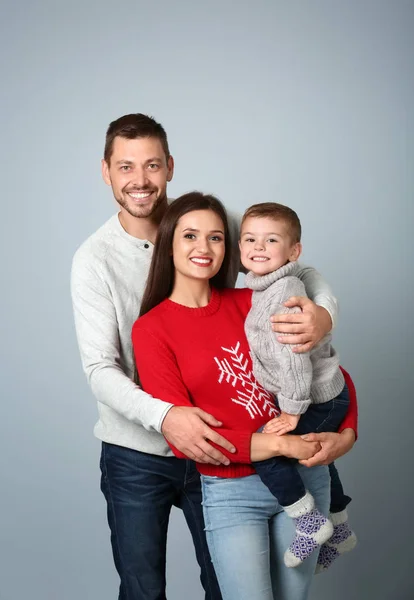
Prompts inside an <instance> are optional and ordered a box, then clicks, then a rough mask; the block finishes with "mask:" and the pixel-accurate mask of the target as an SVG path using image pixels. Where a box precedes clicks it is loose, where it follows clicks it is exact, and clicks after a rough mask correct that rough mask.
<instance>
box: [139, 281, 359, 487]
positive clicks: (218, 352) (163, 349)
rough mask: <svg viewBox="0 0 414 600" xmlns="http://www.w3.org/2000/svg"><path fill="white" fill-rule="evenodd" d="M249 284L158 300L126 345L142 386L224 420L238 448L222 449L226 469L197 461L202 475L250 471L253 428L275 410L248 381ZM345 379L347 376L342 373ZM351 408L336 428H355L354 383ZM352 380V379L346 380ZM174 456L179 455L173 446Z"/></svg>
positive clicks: (237, 474)
mask: <svg viewBox="0 0 414 600" xmlns="http://www.w3.org/2000/svg"><path fill="white" fill-rule="evenodd" d="M251 295H252V291H251V290H249V289H225V290H219V291H218V290H215V289H213V290H212V294H211V299H210V302H209V304H208V305H207V306H205V307H202V308H188V307H186V306H182V305H181V304H177V303H175V302H172V301H171V300H164V301H163V302H161V304H159V305H158V306H156V307H155V308H154V309H152V310H151V311H150V312H148V313H147V314H146V315H144V316H142V317H140V318H139V319H138V320H137V321H136V322H135V324H134V326H133V329H132V343H133V347H134V354H135V360H136V364H137V370H138V373H139V379H140V382H141V384H142V387H143V389H144V390H145V391H146V392H148V393H149V394H151V395H152V396H155V397H157V398H161V399H162V400H164V401H165V402H171V403H172V404H175V405H177V406H198V407H199V408H202V409H203V410H205V411H206V412H208V413H211V414H212V415H214V417H215V418H216V419H218V420H219V421H221V422H222V423H223V425H222V427H219V428H217V429H216V431H218V432H219V433H221V434H222V435H223V436H224V437H225V438H227V439H228V440H229V441H230V442H231V443H232V444H233V445H234V446H235V448H236V453H235V454H231V453H228V452H226V451H223V449H222V448H220V450H222V451H223V454H226V456H228V457H229V459H230V460H231V461H232V462H231V464H230V465H229V466H228V467H226V466H224V465H222V466H214V465H205V464H197V467H198V470H199V471H200V473H203V474H205V475H216V476H219V477H242V476H245V475H251V474H253V473H254V472H255V471H254V468H253V467H252V465H251V464H249V463H251V460H250V443H251V436H252V433H254V432H255V431H257V430H258V429H259V427H261V426H262V425H264V424H265V423H267V421H269V420H270V419H271V418H272V417H274V416H276V415H277V414H278V412H279V411H278V410H277V409H276V407H275V402H274V398H273V396H272V395H271V394H270V393H268V392H267V391H266V390H264V389H263V388H262V387H261V386H260V385H259V384H258V383H257V381H256V379H255V378H254V375H253V372H252V362H251V358H250V353H249V345H248V343H247V339H246V336H245V333H244V321H245V319H246V316H247V313H248V312H249V310H250V307H251ZM344 374H345V376H347V375H348V374H347V373H344ZM346 379H347V383H348V386H349V387H350V396H351V403H350V409H349V411H348V414H347V416H346V418H345V419H344V422H343V423H342V426H341V429H345V428H347V427H350V428H352V429H354V430H355V431H356V427H357V406H356V396H355V390H354V388H353V385H350V384H349V380H350V378H349V375H348V377H346ZM351 384H352V382H351ZM171 448H172V450H173V452H174V454H175V455H176V456H178V457H179V458H185V455H184V454H182V453H181V452H179V451H178V450H177V449H176V448H174V447H173V446H171Z"/></svg>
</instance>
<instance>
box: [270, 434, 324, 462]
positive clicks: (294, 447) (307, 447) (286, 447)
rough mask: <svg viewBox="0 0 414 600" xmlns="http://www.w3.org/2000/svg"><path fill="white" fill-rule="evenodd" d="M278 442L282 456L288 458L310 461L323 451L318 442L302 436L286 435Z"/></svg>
mask: <svg viewBox="0 0 414 600" xmlns="http://www.w3.org/2000/svg"><path fill="white" fill-rule="evenodd" d="M262 435H263V434H262ZM278 441H279V452H280V456H286V457H287V458H296V459H298V460H300V461H302V460H309V459H312V457H313V456H315V455H316V454H318V453H319V452H320V451H321V444H320V443H319V442H318V441H306V440H304V439H303V437H301V436H300V435H284V436H282V437H279V438H278Z"/></svg>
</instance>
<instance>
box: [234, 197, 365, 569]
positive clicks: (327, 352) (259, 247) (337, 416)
mask: <svg viewBox="0 0 414 600" xmlns="http://www.w3.org/2000/svg"><path fill="white" fill-rule="evenodd" d="M300 238H301V225H300V221H299V218H298V216H297V214H296V213H295V211H293V210H292V209H290V208H288V207H287V206H283V205H281V204H276V203H273V202H266V203H263V204H256V205H254V206H251V207H250V208H248V209H247V211H246V212H245V214H244V215H243V219H242V224H241V234H240V252H241V262H242V264H243V266H244V267H245V268H246V269H247V270H248V271H249V272H248V274H247V275H246V281H245V284H246V286H247V287H249V288H251V289H252V290H253V295H252V308H251V310H250V312H249V314H248V316H247V319H246V323H245V329H246V335H247V339H248V341H249V345H250V348H251V354H252V360H253V370H254V374H255V377H256V379H257V380H258V382H259V383H260V384H261V385H262V386H263V387H264V388H265V389H267V390H269V391H270V392H272V393H273V394H274V395H275V396H276V397H277V400H278V404H279V408H280V410H281V414H280V416H279V417H277V418H276V419H273V420H272V421H270V422H269V423H268V424H267V425H266V427H265V428H264V432H265V433H277V434H278V435H282V434H285V433H287V432H289V431H294V433H297V434H305V433H310V432H325V431H336V430H337V429H338V427H339V425H340V423H341V421H342V420H343V418H344V416H345V414H346V412H347V408H348V403H349V397H348V389H347V387H346V385H345V382H344V378H343V375H342V372H341V370H340V368H339V359H338V356H337V354H336V352H335V350H334V349H333V348H332V346H331V345H330V339H331V336H330V335H329V336H326V337H325V338H324V339H323V340H322V341H321V342H320V343H319V344H318V345H317V346H316V347H315V348H314V349H313V350H311V351H310V352H308V353H305V354H295V353H294V352H293V351H292V347H291V346H289V345H288V344H286V345H284V344H281V343H279V342H278V341H277V337H276V335H275V334H274V332H273V331H272V328H271V323H270V316H271V315H273V314H275V313H278V312H288V311H294V309H287V308H286V307H285V306H284V305H283V303H284V302H285V301H286V300H287V299H288V298H290V297H291V296H306V292H305V287H304V285H303V283H302V282H301V281H300V279H298V277H296V276H295V274H296V273H297V270H298V265H297V262H296V261H297V259H298V258H299V256H300V253H301V250H302V246H301V243H300ZM298 310H299V309H298ZM294 312H296V311H294ZM254 466H255V468H256V471H257V474H258V475H259V476H260V478H261V480H262V481H263V483H264V484H265V485H266V486H267V487H268V488H269V489H270V491H271V492H272V493H273V494H274V496H276V498H277V499H278V501H279V503H280V504H281V505H282V506H283V508H284V510H285V511H286V513H287V514H288V515H289V516H290V517H292V518H293V519H294V521H295V526H296V531H295V538H294V540H293V542H292V544H291V545H290V546H289V548H288V549H287V550H286V553H285V564H286V565H287V566H288V567H296V566H298V565H299V564H301V562H302V561H303V560H305V559H306V558H307V557H308V556H310V554H311V553H312V552H313V551H314V550H316V549H317V548H320V546H322V548H320V553H319V558H318V567H317V571H321V570H324V569H325V568H327V567H328V566H330V564H332V562H333V560H335V558H337V556H339V554H342V553H343V552H346V551H348V550H351V549H352V548H353V547H354V546H355V544H356V536H355V534H354V533H353V532H352V531H351V529H350V527H349V525H348V517H347V511H346V506H347V504H348V503H349V502H350V500H351V499H350V498H349V497H348V496H346V495H345V494H344V491H343V489H342V485H341V482H340V479H339V476H338V472H337V470H336V468H335V466H334V464H331V465H329V470H330V475H331V508H330V519H327V518H326V517H325V516H324V515H323V514H322V513H320V512H319V510H318V509H317V508H316V507H315V503H314V499H313V497H312V495H311V494H310V493H309V492H308V491H307V490H305V487H304V485H303V482H302V479H301V477H300V475H299V472H298V470H297V469H296V466H295V461H292V460H291V459H287V458H284V457H277V458H272V459H269V460H265V461H261V462H257V463H255V464H254ZM328 540H329V543H328Z"/></svg>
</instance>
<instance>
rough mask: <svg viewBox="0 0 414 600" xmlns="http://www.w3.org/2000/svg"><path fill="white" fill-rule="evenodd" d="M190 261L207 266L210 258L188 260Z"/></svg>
mask: <svg viewBox="0 0 414 600" xmlns="http://www.w3.org/2000/svg"><path fill="white" fill-rule="evenodd" d="M190 260H191V261H192V262H195V263H199V264H200V265H208V264H209V263H211V262H212V261H211V259H210V258H190Z"/></svg>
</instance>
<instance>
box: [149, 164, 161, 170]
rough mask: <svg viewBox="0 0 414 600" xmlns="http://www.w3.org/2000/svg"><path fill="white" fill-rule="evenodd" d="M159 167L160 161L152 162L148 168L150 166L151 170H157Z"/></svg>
mask: <svg viewBox="0 0 414 600" xmlns="http://www.w3.org/2000/svg"><path fill="white" fill-rule="evenodd" d="M158 167H159V165H158V163H150V164H149V165H148V168H149V169H150V170H151V171H156V170H157V169H158Z"/></svg>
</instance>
